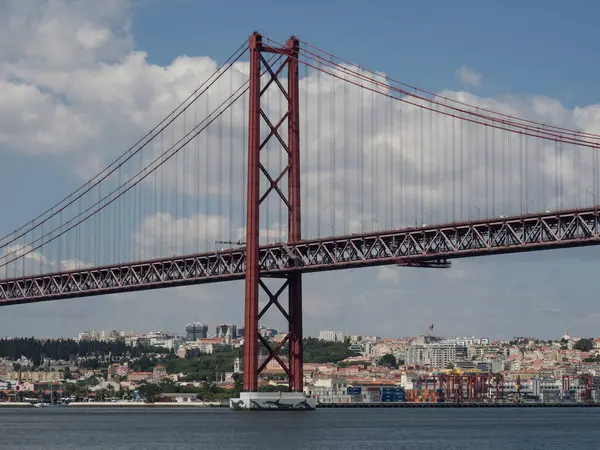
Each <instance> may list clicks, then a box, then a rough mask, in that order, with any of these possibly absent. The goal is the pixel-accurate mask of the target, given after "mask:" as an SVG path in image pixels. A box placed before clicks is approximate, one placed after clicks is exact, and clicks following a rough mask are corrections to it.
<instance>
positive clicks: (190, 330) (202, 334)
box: [185, 322, 208, 341]
mask: <svg viewBox="0 0 600 450" xmlns="http://www.w3.org/2000/svg"><path fill="white" fill-rule="evenodd" d="M207 335H208V326H207V325H204V324H203V323H200V322H194V323H188V324H187V325H186V326H185V338H186V340H188V341H197V340H198V339H206V336H207Z"/></svg>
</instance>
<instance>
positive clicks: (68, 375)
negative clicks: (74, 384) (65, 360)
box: [62, 366, 71, 380]
mask: <svg viewBox="0 0 600 450" xmlns="http://www.w3.org/2000/svg"><path fill="white" fill-rule="evenodd" d="M62 372H63V378H64V379H65V380H68V379H69V378H71V369H70V368H69V367H68V366H67V367H65V368H64V369H63V371H62Z"/></svg>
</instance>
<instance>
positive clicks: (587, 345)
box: [573, 338, 594, 352]
mask: <svg viewBox="0 0 600 450" xmlns="http://www.w3.org/2000/svg"><path fill="white" fill-rule="evenodd" d="M573 348H574V349H575V350H580V351H582V352H589V351H590V350H592V349H593V348H594V341H593V340H592V339H585V338H584V339H579V340H578V341H577V342H576V343H575V345H574V346H573Z"/></svg>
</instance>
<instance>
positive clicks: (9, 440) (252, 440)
mask: <svg viewBox="0 0 600 450" xmlns="http://www.w3.org/2000/svg"><path fill="white" fill-rule="evenodd" d="M599 420H600V408H581V409H580V408H573V409H571V408H565V409H562V408H556V409H554V408H552V409H538V408H534V409H513V408H510V409H509V408H507V409H478V408H475V409H412V408H411V409H404V408H402V409H350V410H348V409H346V410H340V409H334V410H331V409H324V410H317V411H314V412H281V411H278V412H270V413H269V412H262V413H261V412H233V411H229V410H227V409H195V408H194V409H169V410H165V409H159V408H143V409H140V408H102V409H88V408H81V409H79V408H48V409H33V408H32V409H2V410H0V449H2V450H4V449H6V450H9V449H11V450H12V449H23V450H25V449H27V450H38V449H62V450H65V449H78V450H79V449H89V450H95V449H103V450H104V449H114V450H121V449H160V450H171V449H178V450H180V449H206V450H224V449H227V450H230V449H231V450H233V449H237V450H245V449H261V450H262V449H286V450H287V449H290V450H294V449H310V450H316V449H325V450H329V449H331V450H333V449H336V450H337V449H344V450H353V449H379V450H383V449H394V450H398V449H411V450H425V449H445V450H452V449H457V450H458V449H460V450H468V449H478V450H482V449H486V450H487V449H489V450H493V449H524V450H525V449H527V450H535V449H552V450H558V449H571V450H572V449H578V450H583V449H598V448H600V427H599V426H598V423H599Z"/></svg>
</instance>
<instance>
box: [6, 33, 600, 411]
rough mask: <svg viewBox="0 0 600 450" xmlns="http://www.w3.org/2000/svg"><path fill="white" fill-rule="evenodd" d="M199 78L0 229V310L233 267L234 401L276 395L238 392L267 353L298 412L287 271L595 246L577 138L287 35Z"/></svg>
mask: <svg viewBox="0 0 600 450" xmlns="http://www.w3.org/2000/svg"><path fill="white" fill-rule="evenodd" d="M199 82H201V83H200V85H199V86H198V88H197V89H196V90H195V91H194V92H192V93H185V95H183V94H181V93H176V94H173V95H172V96H171V97H170V98H171V99H172V103H173V108H172V109H170V112H169V113H168V114H167V115H166V116H165V118H164V119H163V120H162V121H160V122H159V123H158V124H157V125H156V126H154V127H153V128H152V129H151V130H150V131H149V132H148V133H147V134H146V135H144V136H143V137H142V138H141V139H140V140H139V141H138V142H136V143H135V144H134V145H133V146H131V147H130V148H129V149H127V150H126V151H125V152H122V153H120V154H119V155H118V157H116V158H115V159H113V160H112V161H111V162H110V163H109V164H107V165H106V166H105V168H104V169H103V170H101V171H100V172H98V174H97V175H96V176H94V177H93V178H91V179H90V180H89V181H88V182H86V183H85V184H83V185H82V186H80V187H79V188H78V189H77V190H75V191H73V192H71V193H70V194H69V195H67V196H66V197H64V198H63V199H62V200H60V201H59V202H57V203H56V204H55V205H53V206H51V207H49V208H48V209H47V210H45V211H43V212H42V213H40V214H39V215H37V216H35V217H34V218H33V219H32V220H30V221H28V222H26V223H24V224H23V225H22V226H20V227H19V228H17V229H15V230H14V231H13V232H11V233H10V234H7V235H5V236H2V237H1V238H0V250H1V254H0V271H1V273H0V274H1V275H2V279H1V280H0V306H8V305H17V304H23V303H31V302H41V301H50V300H59V299H66V298H73V297H83V296H92V295H104V294H110V293H117V292H130V291H140V290H146V289H158V288H167V287H175V286H184V285H192V284H201V283H215V282H220V281H231V280H241V279H245V286H246V287H245V336H244V391H245V392H246V393H247V394H248V395H249V396H247V398H244V399H241V400H240V401H241V402H242V403H241V404H243V405H245V406H246V407H254V406H255V407H257V408H266V407H269V406H265V405H266V404H265V403H264V402H265V401H266V402H267V403H269V402H271V404H275V403H276V404H277V405H278V406H277V407H281V404H280V403H277V402H275V401H274V400H273V401H272V399H271V400H269V399H266V400H265V399H262V400H261V399H259V398H258V397H256V395H259V394H260V393H257V392H256V391H257V390H258V376H259V374H260V372H261V371H262V370H263V369H264V367H266V365H267V363H268V362H269V361H270V360H272V359H275V360H277V361H278V362H279V364H280V365H281V366H282V368H283V370H284V371H285V372H286V373H287V375H288V377H289V386H290V391H292V393H296V394H297V395H296V397H293V398H292V397H290V398H291V399H292V401H297V400H298V404H304V405H305V406H306V405H308V404H306V403H303V402H304V400H302V399H303V398H304V397H301V395H300V393H301V392H302V390H303V372H302V367H303V360H302V277H303V274H306V273H311V272H318V271H332V270H339V269H350V268H359V267H366V266H376V265H391V264H394V265H397V266H408V267H424V268H448V267H450V264H451V260H452V259H455V258H464V257H473V256H482V255H494V254H500V253H516V252H525V251H538V250H547V249H558V248H567V247H575V246H587V245H596V244H598V243H599V242H600V239H599V231H598V230H599V228H598V221H599V217H598V216H599V213H598V206H597V202H596V195H597V194H598V187H599V183H600V177H599V174H598V150H599V147H600V135H598V134H593V133H591V132H589V130H581V129H578V127H576V126H575V125H573V124H568V123H567V124H564V123H555V122H553V121H551V120H544V119H546V118H545V117H543V115H541V116H540V117H534V118H529V119H526V118H521V117H516V116H515V115H514V114H513V111H511V110H509V109H508V108H507V107H506V106H505V105H497V104H495V103H494V102H493V101H491V100H490V101H487V102H486V101H483V100H481V99H476V101H471V100H470V99H471V97H469V96H468V95H466V94H464V93H449V94H447V95H442V94H439V93H437V94H436V93H433V92H430V91H427V90H424V89H421V88H419V87H416V86H412V85H408V84H405V83H402V82H399V81H397V80H394V79H392V78H390V77H389V76H387V75H385V74H383V73H380V72H376V71H374V70H370V69H367V68H365V67H361V66H359V65H356V64H353V63H351V62H350V61H348V60H345V59H342V58H340V57H337V56H335V55H333V54H331V53H328V52H326V51H324V50H321V49H319V48H317V47H315V46H313V45H311V44H309V43H307V42H302V41H300V40H298V39H297V38H295V37H292V38H290V39H289V40H288V41H287V42H285V43H280V42H277V41H274V40H271V39H268V38H266V37H263V36H262V35H260V34H258V33H254V34H253V35H252V36H251V37H250V39H249V40H248V41H247V42H244V43H242V44H241V45H240V47H239V48H238V49H237V50H236V51H235V52H234V53H233V54H232V55H231V56H230V57H229V58H228V59H227V60H226V61H225V63H223V64H222V65H221V66H219V67H216V68H215V71H214V73H212V74H211V75H210V76H208V77H205V79H202V80H199ZM112 153H113V152H112V150H107V155H110V154H112ZM301 186H302V189H301ZM399 270H400V269H399ZM284 293H286V295H287V305H284V302H283V301H282V299H283V295H284ZM272 307H273V308H277V309H278V310H279V311H280V312H281V314H282V315H283V316H284V317H285V319H286V320H287V321H288V323H289V331H288V333H287V335H286V337H285V339H284V340H283V341H282V342H281V343H280V344H279V345H278V346H277V347H276V348H272V346H271V345H270V344H269V343H268V342H267V341H266V340H264V339H263V338H262V337H261V336H260V334H259V333H258V326H259V321H260V320H261V319H262V318H263V316H264V315H265V313H266V312H267V310H269V309H270V308H272ZM285 344H288V346H289V355H288V358H287V361H284V360H283V359H282V358H281V357H280V352H281V349H282V348H283V347H284V346H285ZM261 348H264V350H265V351H266V353H267V354H268V358H267V359H266V360H265V361H262V362H260V361H259V357H258V355H259V351H260V349H261ZM259 363H260V364H259ZM253 393H255V394H253ZM250 394H252V395H255V396H254V397H252V395H250ZM265 398H266V397H265ZM257 399H258V400H257ZM294 399H295V400H294ZM252 402H254V403H252ZM257 402H258V403H257ZM261 402H262V403H261ZM251 403H252V405H254V406H251ZM257 405H258V406H257ZM289 405H290V404H288V405H287V406H286V408H287V407H289ZM234 406H239V404H238V403H236V404H235V405H234ZM301 407H302V406H301Z"/></svg>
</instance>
